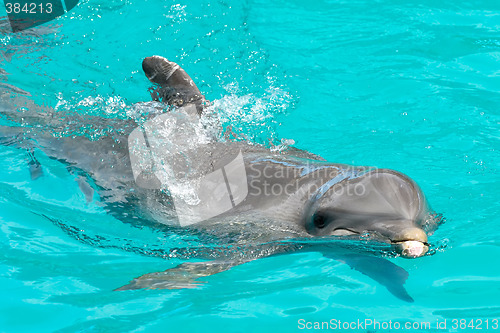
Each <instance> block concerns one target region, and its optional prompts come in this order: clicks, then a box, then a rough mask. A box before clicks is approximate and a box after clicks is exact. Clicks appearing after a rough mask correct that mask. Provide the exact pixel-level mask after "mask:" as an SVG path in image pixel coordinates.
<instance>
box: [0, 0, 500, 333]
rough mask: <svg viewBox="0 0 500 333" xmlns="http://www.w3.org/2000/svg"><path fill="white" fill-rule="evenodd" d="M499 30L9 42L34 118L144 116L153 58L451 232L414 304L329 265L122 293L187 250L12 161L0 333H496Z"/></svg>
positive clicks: (339, 30) (390, 5)
mask: <svg viewBox="0 0 500 333" xmlns="http://www.w3.org/2000/svg"><path fill="white" fill-rule="evenodd" d="M0 15H2V12H0ZM499 22H500V3H499V2H497V1H476V2H464V3H459V2H456V1H440V2H436V1H406V2H402V1H396V0H392V1H389V0H387V1H363V0H362V1H314V2H312V1H309V2H302V1H294V2H293V1H262V0H255V1H254V0H248V1H246V2H229V1H228V2H224V1H218V2H216V3H211V4H208V3H204V2H201V1H189V2H187V1H186V2H183V3H177V2H169V1H143V0H141V1H135V0H134V1H110V0H107V1H83V2H81V3H80V4H79V5H78V6H77V7H76V8H75V9H74V10H73V11H72V12H70V13H69V14H67V15H66V16H64V17H61V18H60V19H58V20H57V21H55V22H54V23H53V24H48V25H44V26H41V27H38V28H36V29H34V30H32V31H31V32H24V33H18V34H12V33H10V32H8V30H7V28H6V26H5V24H3V25H2V26H1V30H0V40H1V44H2V46H1V47H2V48H1V51H2V52H1V57H0V85H1V84H5V83H8V84H9V85H13V86H15V87H18V88H21V89H23V90H25V91H28V92H30V93H31V95H32V96H31V97H30V99H32V100H33V101H35V102H36V103H37V104H39V105H41V104H45V105H48V106H50V107H53V108H56V109H57V110H61V111H68V110H72V111H74V112H80V113H90V114H97V115H101V116H107V117H126V112H127V110H128V109H129V108H130V106H131V105H132V104H133V103H137V102H141V101H146V100H149V94H148V92H147V87H148V86H149V84H148V81H147V79H146V78H145V76H144V75H143V73H142V70H141V67H140V63H141V61H142V59H143V58H144V57H146V56H150V55H153V54H158V55H163V56H165V57H167V58H169V59H172V60H174V61H176V62H178V63H180V64H181V65H182V66H183V67H184V68H185V69H186V71H187V72H188V73H190V74H191V76H192V77H193V79H194V80H195V82H197V84H198V86H199V88H200V90H202V91H203V92H204V93H205V94H206V96H207V97H208V98H209V99H210V100H212V101H213V102H214V103H215V105H216V107H217V108H218V109H219V112H220V115H221V117H222V118H223V120H224V124H226V125H227V124H229V123H232V125H233V127H234V130H235V131H237V132H240V133H242V134H244V135H246V136H248V137H250V138H251V139H252V140H254V141H257V142H261V143H268V142H269V140H271V142H272V143H273V144H279V143H280V142H281V141H280V140H281V139H284V140H285V141H284V142H290V141H289V140H292V139H293V140H294V142H295V146H296V147H298V148H301V149H305V150H308V151H310V152H313V153H316V154H319V155H321V156H323V157H325V158H326V159H327V160H329V161H332V162H341V163H349V164H355V165H372V166H377V167H384V168H391V169H396V170H399V171H401V172H403V173H405V174H407V175H409V176H410V177H412V178H413V179H414V180H415V181H416V182H417V183H418V184H419V185H420V186H421V187H422V189H423V190H424V193H426V196H427V198H428V201H429V203H430V205H431V206H432V208H433V209H434V210H435V211H436V212H438V213H441V214H443V216H444V217H445V220H446V222H445V223H444V224H443V225H442V226H441V227H440V228H439V229H438V230H437V231H436V232H435V234H434V235H433V236H431V238H430V242H431V243H432V244H433V245H434V247H435V249H436V251H435V252H436V253H435V254H434V255H431V256H426V257H423V258H419V259H415V260H405V259H401V258H395V259H391V260H392V261H393V262H394V263H396V264H398V265H399V266H401V267H403V268H405V269H406V270H407V271H408V272H409V278H408V280H407V282H406V288H407V290H408V292H409V293H410V294H411V295H412V297H413V298H414V299H415V302H414V303H406V302H403V301H401V300H399V299H397V298H395V297H394V296H393V295H391V294H390V293H389V292H388V291H387V290H386V289H385V288H384V287H382V286H380V285H378V284H377V283H376V282H375V281H373V280H371V279H370V278H368V277H367V276H365V275H362V274H361V273H359V272H357V271H354V270H352V269H351V268H350V267H349V266H347V265H343V264H341V263H340V262H335V261H331V260H328V259H326V258H324V257H323V256H322V255H321V254H320V253H297V254H289V255H285V256H276V257H271V258H264V259H260V260H257V261H254V262H251V263H248V264H245V265H241V266H238V267H234V268H233V269H231V270H230V271H227V272H223V273H220V274H217V275H214V276H212V277H210V278H208V279H207V281H208V283H205V284H204V285H203V286H202V287H201V288H199V289H188V290H159V291H155V290H146V291H144V290H139V291H132V292H113V291H112V290H113V289H115V288H116V287H118V286H121V285H123V284H125V283H127V282H128V281H129V280H130V279H132V278H133V277H136V276H139V275H142V274H145V273H149V272H155V271H163V270H165V269H167V268H170V267H173V266H175V265H177V264H179V263H180V262H182V261H180V260H179V259H172V260H169V261H166V260H164V259H162V258H159V257H158V256H155V255H154V251H153V250H154V249H161V248H165V247H167V246H168V244H170V243H171V242H174V240H172V239H169V238H167V237H166V236H164V235H162V234H161V232H159V231H156V230H153V229H151V228H148V227H145V228H142V229H139V228H134V227H132V226H130V225H128V224H124V223H122V222H120V221H118V220H116V219H114V218H113V217H111V216H109V215H107V214H106V213H105V212H104V210H103V209H102V208H101V207H100V206H98V205H96V204H86V201H85V197H84V196H83V194H81V192H80V191H79V189H78V185H77V184H76V182H74V180H73V179H74V176H72V175H70V174H69V173H68V171H67V170H66V167H65V166H64V165H63V164H62V163H59V162H57V161H54V160H50V159H48V158H47V157H44V156H41V157H40V158H39V159H40V161H41V162H42V164H43V165H44V171H45V176H44V177H42V178H40V179H38V180H36V181H30V176H29V173H28V170H27V167H26V163H27V160H26V153H25V152H24V151H22V150H19V149H16V148H14V147H12V146H8V147H6V146H0V157H1V158H0V170H1V171H0V202H1V206H0V207H1V210H0V230H1V231H0V290H1V294H2V295H3V297H2V299H1V300H0V331H2V332H51V331H58V332H76V331H78V332H125V331H134V332H136V331H147V332H269V331H272V332H299V331H308V330H307V329H302V330H301V329H300V325H299V320H301V319H303V320H305V321H308V322H315V321H329V320H331V319H338V320H341V321H356V320H358V319H360V320H364V319H366V318H368V319H374V320H377V321H380V322H382V321H386V322H388V321H389V320H390V321H392V322H395V321H398V322H407V321H409V322H416V323H419V322H430V323H431V325H432V329H433V331H435V332H448V331H449V332H457V331H473V330H472V328H470V327H469V328H466V329H464V330H460V327H459V329H458V330H457V329H454V326H453V320H457V319H458V320H460V319H465V320H467V324H469V323H470V320H471V319H474V320H475V322H474V323H475V324H477V323H478V320H482V321H483V325H482V328H483V331H487V330H486V326H485V322H486V320H489V322H490V324H491V323H492V322H493V320H495V319H497V320H498V319H499V318H500V304H499V301H498V300H499V299H500V283H499V282H500V278H499V273H500V269H499V265H498V258H499V257H500V248H499V244H500V243H499V237H500V231H499V230H500V228H499V226H500V225H499V223H500V219H499V217H498V212H499V210H498V200H499V194H500V192H499V188H500V186H499V178H500V177H499V175H498V174H499V165H500V154H499V148H500V144H499V134H498V133H499V128H500V112H499V110H498V105H500V95H499V93H498V92H499V91H500V25H499ZM0 89H3V90H6V89H11V88H9V86H5V85H1V86H0ZM2 122H4V120H2ZM45 216H51V219H50V220H49V219H48V218H46V217H45ZM179 237H180V238H182V236H179ZM444 320H447V328H446V329H441V330H438V329H437V328H436V322H437V321H440V322H443V321H444ZM345 331H349V330H345ZM351 331H353V330H351ZM359 331H367V329H366V328H365V329H363V330H361V329H360V330H359ZM373 331H387V330H384V329H371V332H373ZM410 331H429V330H425V329H422V330H419V329H415V330H410ZM474 331H477V330H474ZM489 331H500V328H498V329H497V330H494V329H493V328H492V327H491V325H490V329H489Z"/></svg>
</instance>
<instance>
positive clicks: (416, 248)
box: [391, 240, 429, 259]
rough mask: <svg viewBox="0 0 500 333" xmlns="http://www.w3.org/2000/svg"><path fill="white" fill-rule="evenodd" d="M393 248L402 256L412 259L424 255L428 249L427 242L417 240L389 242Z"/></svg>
mask: <svg viewBox="0 0 500 333" xmlns="http://www.w3.org/2000/svg"><path fill="white" fill-rule="evenodd" d="M391 243H392V245H393V246H394V248H395V250H396V251H397V252H398V253H399V254H400V255H401V257H403V258H408V259H414V258H419V257H422V256H423V255H425V254H426V253H427V252H428V251H429V244H428V243H427V242H421V241H418V240H405V241H397V242H391Z"/></svg>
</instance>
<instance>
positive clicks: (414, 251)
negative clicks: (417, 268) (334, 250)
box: [305, 169, 429, 258]
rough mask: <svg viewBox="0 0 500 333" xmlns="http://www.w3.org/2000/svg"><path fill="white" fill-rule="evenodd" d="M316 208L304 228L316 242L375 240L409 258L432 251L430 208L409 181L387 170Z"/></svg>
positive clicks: (340, 188) (346, 186) (332, 191)
mask: <svg viewBox="0 0 500 333" xmlns="http://www.w3.org/2000/svg"><path fill="white" fill-rule="evenodd" d="M313 201H314V202H313V203H312V204H311V207H310V208H309V210H308V213H307V214H306V218H305V228H306V230H307V232H308V233H309V234H310V235H312V236H327V235H334V236H348V235H359V236H361V235H366V234H368V235H370V236H371V237H372V238H374V239H377V240H380V241H383V242H388V243H391V244H393V245H394V248H395V249H396V251H398V252H399V253H400V254H401V256H403V257H406V258H416V257H420V256H422V255H424V254H425V253H426V252H427V251H428V249H429V248H428V244H427V234H426V232H425V231H424V229H423V220H424V218H425V216H426V214H427V205H426V202H425V198H424V196H423V193H422V191H421V190H420V189H419V188H418V186H417V185H416V184H415V182H413V181H412V180H411V179H410V178H408V177H406V176H405V175H403V174H401V173H399V172H396V171H392V170H387V169H378V170H374V171H370V172H368V173H365V174H363V175H361V176H359V177H350V178H347V179H344V180H343V181H341V182H339V183H337V184H335V185H334V186H331V187H330V188H329V189H328V190H327V191H325V192H324V193H323V194H322V195H321V196H320V197H317V198H316V199H315V200H313Z"/></svg>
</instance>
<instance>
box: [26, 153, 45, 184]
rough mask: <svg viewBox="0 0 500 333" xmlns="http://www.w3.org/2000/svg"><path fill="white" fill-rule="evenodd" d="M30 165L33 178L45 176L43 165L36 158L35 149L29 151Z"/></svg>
mask: <svg viewBox="0 0 500 333" xmlns="http://www.w3.org/2000/svg"><path fill="white" fill-rule="evenodd" d="M28 167H29V172H30V177H31V180H36V179H38V178H40V177H42V176H43V169H42V165H41V164H40V162H38V160H37V159H36V157H35V152H34V151H33V150H31V151H29V152H28Z"/></svg>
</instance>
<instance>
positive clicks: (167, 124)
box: [0, 56, 438, 301]
mask: <svg viewBox="0 0 500 333" xmlns="http://www.w3.org/2000/svg"><path fill="white" fill-rule="evenodd" d="M142 67H143V70H144V72H145V74H146V76H147V77H148V79H149V80H150V81H151V82H152V83H153V84H154V88H153V89H152V90H151V95H152V98H153V102H148V103H153V104H149V105H152V106H153V107H152V108H150V109H151V112H150V114H148V115H147V117H146V119H126V120H121V119H109V118H101V117H97V116H84V115H78V114H72V115H71V116H70V117H68V119H70V120H71V122H70V123H68V122H67V119H64V118H62V117H61V116H60V115H58V114H57V113H56V112H55V111H54V110H52V109H50V108H42V109H41V110H40V108H39V110H38V111H37V112H31V111H29V112H27V113H26V112H25V113H23V112H18V111H15V110H17V109H18V108H19V107H20V105H21V104H22V105H23V106H25V107H26V108H27V109H30V108H33V109H34V108H35V105H34V103H33V102H31V101H30V100H29V99H22V100H21V99H19V98H14V97H12V96H11V95H12V94H3V96H2V94H0V103H1V104H0V112H1V114H3V115H4V117H6V118H7V119H9V120H10V121H12V126H0V143H1V144H4V145H16V146H17V147H20V148H23V149H28V150H29V151H30V152H31V153H30V156H31V160H30V163H29V164H30V165H29V167H30V170H31V174H32V178H33V179H36V178H37V177H39V176H40V175H42V174H43V171H42V167H41V165H40V163H39V162H38V161H37V159H36V158H35V157H34V154H33V152H35V151H36V150H41V151H43V152H44V153H45V154H46V155H47V156H49V157H50V158H53V159H57V160H59V161H62V162H63V163H65V164H66V165H68V166H69V167H71V168H72V170H78V171H77V173H78V174H79V175H80V176H79V185H80V188H81V189H82V191H83V192H84V193H86V196H87V199H88V200H92V196H93V191H95V190H96V191H97V192H98V193H99V197H100V201H101V202H102V203H103V205H104V207H105V208H106V209H107V210H108V212H109V213H111V214H113V215H115V216H117V217H118V218H119V219H121V218H123V220H127V219H128V220H130V219H129V218H130V216H131V215H133V216H132V217H133V218H135V219H136V220H135V222H134V220H133V221H132V223H137V221H138V219H139V220H140V219H142V220H146V221H150V222H152V223H153V224H156V225H158V226H160V225H163V226H165V225H167V228H170V229H169V230H173V231H174V232H175V231H176V230H177V231H179V230H182V232H186V231H187V232H189V233H192V234H195V235H199V236H200V237H201V238H202V237H208V238H209V239H211V240H213V239H216V240H218V241H219V242H220V243H222V244H226V245H229V246H233V247H231V248H233V249H234V248H235V247H234V245H235V246H236V247H237V248H238V249H240V250H239V251H229V250H227V251H219V252H218V253H215V251H213V253H212V252H211V251H210V249H208V251H205V252H203V251H200V254H199V255H198V256H199V257H201V258H202V259H204V260H207V261H203V262H184V263H182V264H180V265H178V266H176V267H174V268H171V269H168V270H166V271H165V272H158V273H150V274H145V275H143V276H141V277H139V278H136V279H134V280H132V281H131V282H130V283H129V284H127V285H125V286H123V287H120V288H118V289H117V290H128V289H140V288H146V289H177V288H192V287H195V286H196V285H197V283H198V279H199V278H201V277H206V276H210V275H213V274H216V273H219V272H222V271H225V270H228V269H230V268H231V267H234V266H236V265H239V264H243V263H245V262H249V261H251V260H254V259H258V258H262V257H266V256H271V255H277V254H284V253H290V252H296V251H319V252H321V253H322V254H323V255H324V256H325V257H328V258H332V259H335V260H338V261H341V262H343V263H346V264H348V265H350V266H351V267H352V268H354V269H356V270H358V271H360V272H361V273H363V274H365V275H368V276H369V277H371V278H373V279H374V280H376V281H377V282H379V283H380V284H382V285H384V286H385V287H386V288H387V289H388V290H389V291H390V292H391V293H392V294H394V295H395V296H396V297H398V298H400V299H402V300H405V301H413V299H412V298H411V296H410V295H409V294H408V293H407V291H406V290H405V288H404V283H405V281H406V279H407V277H408V273H407V272H406V271H405V270H404V269H402V268H401V267H399V266H397V265H395V264H394V263H392V262H390V261H389V260H387V259H384V258H381V257H380V256H377V255H374V254H373V253H368V252H366V251H358V250H356V249H352V248H351V247H349V246H343V245H342V244H343V243H345V240H346V239H347V240H359V239H363V240H365V242H366V239H368V243H369V244H371V243H375V244H384V246H387V247H389V248H390V249H392V250H394V251H396V252H397V253H398V254H399V255H400V256H402V257H406V258H416V257H420V256H423V255H425V253H426V252H427V251H428V246H429V245H428V243H427V235H428V234H431V233H432V232H433V231H434V230H435V228H436V227H437V224H438V223H437V222H436V218H435V215H433V214H432V213H431V212H430V210H429V207H428V205H427V203H426V200H425V198H424V195H423V193H422V191H421V190H420V189H419V187H418V186H417V184H416V183H415V182H414V181H412V180H411V179H410V178H408V177H407V176H405V175H403V174H401V173H399V172H397V171H393V170H389V169H376V168H367V167H352V166H348V165H344V164H332V163H328V162H326V161H325V160H323V159H322V158H321V157H319V156H317V155H314V154H311V153H308V152H306V151H302V150H299V149H296V148H293V147H288V149H287V150H285V151H284V152H278V151H271V150H270V149H269V148H266V147H264V146H259V145H256V144H252V143H249V142H244V141H230V140H216V139H213V138H212V139H211V138H210V136H209V135H205V134H203V133H204V132H203V131H204V130H205V129H206V127H207V125H206V124H205V123H204V122H203V121H202V120H203V119H204V117H205V115H206V114H207V113H208V111H207V110H208V109H209V105H210V102H208V101H207V100H206V99H205V97H204V96H203V95H202V94H201V92H200V91H199V89H198V88H197V86H196V85H195V83H194V82H193V80H192V79H191V78H190V77H189V75H188V74H187V73H186V72H185V71H184V70H183V69H182V68H181V67H180V66H179V65H177V64H176V63H174V62H171V61H168V60H167V59H165V58H163V57H159V56H152V57H148V58H146V59H144V61H143V64H142ZM146 104H147V103H146ZM166 109H167V111H165V110H166ZM26 124H29V125H30V126H26ZM81 125H86V128H87V131H88V132H90V133H99V135H91V136H90V137H89V135H82V134H71V133H74V131H72V126H74V127H78V126H81ZM110 128H112V129H113V130H112V132H110V131H109V129H110ZM68 133H70V134H71V135H70V134H68ZM152 155H156V156H152ZM193 184H194V185H193ZM127 222H128V221H127ZM228 248H229V247H227V248H226V249H228ZM203 253H204V254H203Z"/></svg>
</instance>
